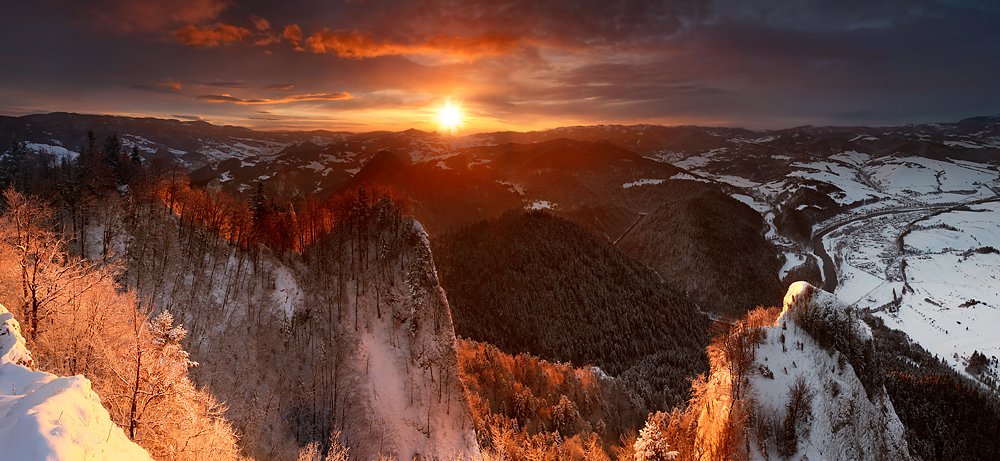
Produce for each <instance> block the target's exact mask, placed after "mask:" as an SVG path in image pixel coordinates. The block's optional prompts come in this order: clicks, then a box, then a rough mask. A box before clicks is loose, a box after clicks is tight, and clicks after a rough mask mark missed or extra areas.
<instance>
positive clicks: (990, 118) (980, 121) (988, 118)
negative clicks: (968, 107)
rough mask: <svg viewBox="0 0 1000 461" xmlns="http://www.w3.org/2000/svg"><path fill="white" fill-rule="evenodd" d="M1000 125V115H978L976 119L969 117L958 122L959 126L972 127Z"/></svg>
mask: <svg viewBox="0 0 1000 461" xmlns="http://www.w3.org/2000/svg"><path fill="white" fill-rule="evenodd" d="M997 123H1000V114H997V115H980V116H978V117H969V118H965V119H962V120H960V121H959V122H958V124H959V125H974V126H983V127H985V126H990V125H995V124H997Z"/></svg>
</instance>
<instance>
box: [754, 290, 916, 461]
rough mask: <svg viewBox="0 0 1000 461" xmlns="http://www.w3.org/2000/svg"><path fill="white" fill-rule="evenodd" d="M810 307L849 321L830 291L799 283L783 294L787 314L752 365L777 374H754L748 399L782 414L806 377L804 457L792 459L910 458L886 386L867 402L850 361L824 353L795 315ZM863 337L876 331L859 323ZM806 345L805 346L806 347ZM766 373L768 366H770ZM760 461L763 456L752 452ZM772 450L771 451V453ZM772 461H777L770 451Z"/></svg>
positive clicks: (801, 448) (767, 335)
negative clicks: (808, 404)
mask: <svg viewBox="0 0 1000 461" xmlns="http://www.w3.org/2000/svg"><path fill="white" fill-rule="evenodd" d="M806 303H809V304H810V305H812V307H813V308H814V309H818V310H819V311H820V312H827V313H826V314H821V315H823V316H825V317H830V316H838V317H840V318H844V314H843V312H844V309H846V308H847V306H846V305H845V304H844V303H843V302H841V301H840V300H839V299H837V298H836V297H835V296H833V295H832V294H830V293H827V292H825V291H822V290H819V289H817V288H814V287H812V286H811V285H809V284H808V283H805V282H796V283H793V284H792V285H791V286H789V288H788V292H787V294H786V295H785V299H784V303H783V308H782V313H781V315H780V316H779V317H778V320H777V321H776V322H775V324H774V325H771V326H766V327H765V328H764V331H765V338H764V343H763V344H762V345H760V347H759V348H758V350H757V357H756V363H755V365H754V366H756V367H759V368H760V369H766V370H769V371H770V372H771V373H773V377H772V376H771V375H767V376H765V375H764V373H753V374H752V375H751V376H750V393H751V395H752V396H753V397H754V398H755V400H756V404H757V405H758V408H762V409H765V410H764V411H765V412H767V411H773V412H775V413H777V414H782V413H781V412H783V411H784V408H785V404H786V403H787V402H788V395H789V389H791V388H792V386H793V385H794V384H795V382H796V380H798V379H802V380H804V382H805V383H806V387H807V389H809V390H810V392H811V393H812V395H813V400H812V405H811V414H812V416H811V418H810V419H809V421H808V423H807V424H808V426H809V427H808V431H805V435H803V436H801V437H800V441H799V445H798V448H799V449H798V453H797V454H796V455H793V456H792V457H791V459H806V458H808V459H810V460H813V461H817V460H841V459H883V458H880V456H886V455H888V456H887V458H888V459H907V458H908V456H907V449H906V442H905V440H904V439H903V425H902V423H901V422H900V421H899V418H898V417H897V416H896V412H895V411H894V409H893V407H892V402H891V401H890V400H889V398H888V397H887V396H886V394H885V389H884V388H880V389H877V390H875V391H874V392H872V394H873V396H874V397H873V399H872V400H869V399H868V397H867V394H866V391H865V388H864V386H863V385H862V383H861V381H860V380H859V379H858V377H857V376H856V375H855V373H854V369H853V367H852V366H851V364H850V363H847V362H846V361H844V360H840V359H839V357H840V352H839V351H829V350H825V349H823V348H821V347H820V346H819V344H818V343H816V341H815V340H814V339H813V338H812V337H811V336H809V334H808V333H806V332H805V331H804V330H802V329H801V328H800V327H799V326H798V325H797V324H796V323H795V320H794V318H793V317H794V316H792V315H790V314H791V313H793V312H795V311H796V310H797V309H800V308H802V306H804V305H805V304H806ZM855 322H856V324H855V325H856V328H857V329H858V331H859V333H860V335H861V336H862V338H867V339H870V338H871V330H870V329H869V328H868V326H867V325H866V324H865V323H864V322H862V321H860V320H855ZM800 344H801V345H800ZM765 367H766V368H765ZM752 451H753V452H754V456H755V457H756V458H757V459H769V458H767V457H764V456H763V454H762V452H761V450H760V449H759V447H758V449H757V450H752ZM772 451H773V448H772ZM771 455H772V457H771V458H770V459H779V458H777V457H776V456H774V455H776V453H771Z"/></svg>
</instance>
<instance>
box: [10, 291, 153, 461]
mask: <svg viewBox="0 0 1000 461" xmlns="http://www.w3.org/2000/svg"><path fill="white" fill-rule="evenodd" d="M32 364H33V360H32V358H31V354H30V353H29V352H28V349H27V348H26V347H25V345H24V338H23V337H22V336H21V327H20V325H19V324H18V323H17V320H14V316H13V315H12V314H11V313H10V312H8V311H7V309H6V308H5V307H3V306H2V305H0V454H2V457H3V458H4V459H11V460H14V459H16V460H21V461H30V460H36V459H38V460H43V459H44V460H51V461H57V460H74V461H75V460H112V459H113V460H150V459H151V458H150V457H149V454H147V453H146V451H145V450H143V449H142V448H140V447H139V446H138V445H136V444H135V443H134V442H132V441H131V440H129V439H128V437H126V436H125V432H124V431H122V429H121V428H120V427H118V426H117V425H115V424H114V423H113V422H112V421H111V417H110V416H109V415H108V412H107V410H105V409H104V407H103V406H101V399H100V397H98V396H97V394H95V393H94V391H93V390H91V388H90V380H88V379H86V378H84V377H83V376H71V377H59V376H55V375H53V374H50V373H45V372H41V371H32V370H31V369H30V368H29V367H30V366H31V365H32Z"/></svg>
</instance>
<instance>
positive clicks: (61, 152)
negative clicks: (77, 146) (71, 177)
mask: <svg viewBox="0 0 1000 461" xmlns="http://www.w3.org/2000/svg"><path fill="white" fill-rule="evenodd" d="M24 144H25V145H27V147H28V149H31V150H34V151H37V152H42V151H45V152H48V153H50V154H52V155H55V156H56V157H57V158H60V159H63V158H66V159H74V158H76V157H77V156H78V155H80V154H79V153H78V152H73V151H71V150H69V149H67V148H65V147H63V146H53V145H51V144H39V143H34V142H25V143H24Z"/></svg>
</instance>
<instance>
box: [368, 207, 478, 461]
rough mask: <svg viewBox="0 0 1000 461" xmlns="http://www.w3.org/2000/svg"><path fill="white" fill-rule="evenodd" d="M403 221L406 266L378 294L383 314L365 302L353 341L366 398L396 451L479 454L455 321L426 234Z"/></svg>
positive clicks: (402, 454)
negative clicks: (363, 325)
mask: <svg viewBox="0 0 1000 461" xmlns="http://www.w3.org/2000/svg"><path fill="white" fill-rule="evenodd" d="M404 228H408V229H406V230H405V232H408V233H409V236H408V238H407V240H408V241H409V243H410V248H409V249H408V250H409V251H407V252H404V254H407V253H408V254H407V256H405V257H404V258H405V262H406V263H405V264H404V270H402V271H397V272H395V274H394V275H393V276H392V277H395V278H398V279H397V280H396V281H395V282H393V283H390V287H389V290H388V293H386V294H385V295H383V296H384V298H385V299H386V300H388V302H387V304H388V305H387V306H386V307H385V309H386V311H385V312H383V313H382V316H381V318H379V317H378V315H377V313H376V315H375V316H372V315H371V314H372V313H373V312H372V311H371V309H370V306H369V309H368V312H367V316H366V317H367V318H366V319H365V320H367V322H366V323H367V329H366V331H364V332H363V333H362V334H361V341H360V347H359V349H358V361H359V363H364V364H365V367H366V374H367V377H368V378H369V379H370V386H371V387H370V394H369V398H370V403H371V406H372V408H373V410H374V414H375V416H376V419H377V420H381V421H384V422H385V424H386V429H388V430H389V432H390V433H392V434H393V437H392V439H393V442H394V445H395V446H396V452H395V453H393V454H394V455H396V459H406V460H410V459H420V458H421V457H422V458H425V459H445V458H449V459H450V458H454V457H456V456H457V457H460V458H470V457H471V458H478V457H479V446H478V444H477V443H476V438H475V433H474V432H473V423H472V415H471V412H470V407H469V404H468V401H467V398H466V395H465V387H464V385H463V384H462V381H461V379H460V378H459V374H458V353H457V351H456V343H455V329H454V327H453V326H452V319H451V311H450V309H449V308H448V300H447V299H446V298H445V293H444V290H443V289H442V288H441V286H440V283H439V281H438V276H437V271H436V270H435V268H434V263H433V261H432V260H431V253H430V242H429V241H428V238H427V233H425V232H424V230H423V229H422V228H421V227H420V224H419V223H418V222H416V221H415V220H413V219H412V218H410V219H409V220H408V221H407V222H405V223H404ZM381 302H386V301H385V300H383V301H381ZM362 315H364V314H362Z"/></svg>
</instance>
